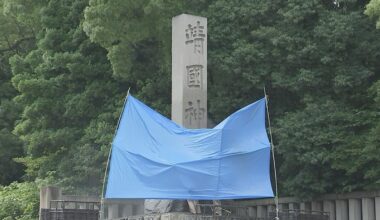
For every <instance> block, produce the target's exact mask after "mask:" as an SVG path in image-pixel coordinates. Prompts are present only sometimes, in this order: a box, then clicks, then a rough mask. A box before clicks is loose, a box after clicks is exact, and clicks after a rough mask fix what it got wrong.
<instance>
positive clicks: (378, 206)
mask: <svg viewBox="0 0 380 220" xmlns="http://www.w3.org/2000/svg"><path fill="white" fill-rule="evenodd" d="M375 213H376V214H375V215H376V220H380V197H376V198H375Z"/></svg>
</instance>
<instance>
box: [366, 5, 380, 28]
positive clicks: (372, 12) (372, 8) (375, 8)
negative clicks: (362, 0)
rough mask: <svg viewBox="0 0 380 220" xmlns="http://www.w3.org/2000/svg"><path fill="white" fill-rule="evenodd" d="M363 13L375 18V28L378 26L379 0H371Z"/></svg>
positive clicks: (379, 24) (379, 25)
mask: <svg viewBox="0 0 380 220" xmlns="http://www.w3.org/2000/svg"><path fill="white" fill-rule="evenodd" d="M365 14H366V15H369V16H371V17H374V18H377V23H376V28H380V1H379V0H371V1H370V2H369V3H368V4H367V6H366V10H365Z"/></svg>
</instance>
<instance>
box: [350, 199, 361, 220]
mask: <svg viewBox="0 0 380 220" xmlns="http://www.w3.org/2000/svg"><path fill="white" fill-rule="evenodd" d="M361 209H362V207H361V202H360V200H359V199H349V200H348V210H349V212H348V217H349V220H361V219H362V210H361Z"/></svg>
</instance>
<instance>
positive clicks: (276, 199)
mask: <svg viewBox="0 0 380 220" xmlns="http://www.w3.org/2000/svg"><path fill="white" fill-rule="evenodd" d="M264 95H265V106H266V110H267V116H268V127H269V136H270V143H271V148H272V159H273V171H274V182H275V188H276V194H275V197H274V202H275V205H276V217H275V219H276V220H279V219H280V218H279V217H278V212H279V209H278V187H277V170H276V159H275V157H274V144H273V136H272V128H271V125H270V117H269V107H268V95H267V93H266V90H265V86H264Z"/></svg>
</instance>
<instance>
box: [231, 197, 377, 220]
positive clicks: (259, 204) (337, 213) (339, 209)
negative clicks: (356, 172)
mask: <svg viewBox="0 0 380 220" xmlns="http://www.w3.org/2000/svg"><path fill="white" fill-rule="evenodd" d="M225 204H233V205H241V206H249V207H250V208H249V212H250V216H253V217H265V216H267V213H268V212H271V211H274V210H275V205H274V200H273V199H257V200H239V201H233V202H232V201H229V202H226V203H225ZM279 209H280V210H287V209H301V210H305V211H316V212H318V211H324V212H328V213H329V216H330V220H380V190H378V191H369V192H352V193H345V194H327V195H323V196H320V197H318V198H316V199H314V200H312V201H301V200H299V199H296V198H293V197H284V198H280V199H279Z"/></svg>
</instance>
